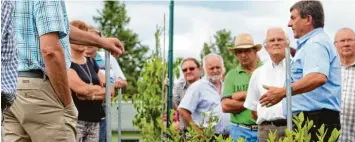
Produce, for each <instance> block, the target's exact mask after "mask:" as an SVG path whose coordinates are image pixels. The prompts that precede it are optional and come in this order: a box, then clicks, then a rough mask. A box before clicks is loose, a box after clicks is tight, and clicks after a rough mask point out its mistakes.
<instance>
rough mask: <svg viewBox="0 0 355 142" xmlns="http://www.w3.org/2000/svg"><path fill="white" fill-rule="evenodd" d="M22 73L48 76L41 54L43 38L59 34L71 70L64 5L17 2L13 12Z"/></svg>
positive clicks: (30, 1) (48, 2)
mask: <svg viewBox="0 0 355 142" xmlns="http://www.w3.org/2000/svg"><path fill="white" fill-rule="evenodd" d="M14 25H15V27H16V29H15V32H16V38H17V44H18V45H17V47H18V50H19V58H20V59H19V68H18V70H19V71H28V70H35V69H41V70H42V71H44V72H46V70H45V65H44V61H43V56H42V54H41V51H40V40H39V39H40V36H42V35H44V34H47V33H51V32H57V33H58V35H59V39H60V43H61V45H62V47H63V48H64V54H65V55H64V56H65V61H66V67H67V69H69V67H70V63H71V62H70V47H69V46H70V44H69V28H70V26H69V21H68V17H67V12H66V8H65V3H64V1H34V0H20V1H16V5H15V11H14Z"/></svg>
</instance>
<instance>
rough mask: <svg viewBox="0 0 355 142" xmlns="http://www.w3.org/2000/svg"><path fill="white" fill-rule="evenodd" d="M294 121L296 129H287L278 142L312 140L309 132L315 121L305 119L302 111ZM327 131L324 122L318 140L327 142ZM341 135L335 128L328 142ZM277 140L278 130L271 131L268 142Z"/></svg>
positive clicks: (306, 141)
mask: <svg viewBox="0 0 355 142" xmlns="http://www.w3.org/2000/svg"><path fill="white" fill-rule="evenodd" d="M293 123H294V125H295V127H296V129H295V130H293V131H291V130H289V129H286V136H285V137H284V138H280V139H279V140H278V142H291V141H292V142H310V141H311V134H310V133H309V130H310V129H311V128H312V127H313V121H312V120H309V119H308V118H307V120H306V121H305V118H304V114H303V113H302V112H301V113H300V114H299V115H298V116H296V115H295V116H293ZM327 131H328V129H326V128H325V125H324V124H323V125H322V126H321V127H320V128H319V129H318V132H317V138H318V142H325V141H324V137H325V135H326V133H327ZM339 135H340V132H339V131H338V130H337V129H334V130H333V131H332V133H331V137H330V138H329V140H328V141H327V142H335V141H336V139H337V138H338V137H339ZM276 141H277V140H276V132H270V133H269V135H268V140H267V142H276Z"/></svg>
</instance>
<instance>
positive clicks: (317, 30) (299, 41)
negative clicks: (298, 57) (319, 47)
mask: <svg viewBox="0 0 355 142" xmlns="http://www.w3.org/2000/svg"><path fill="white" fill-rule="evenodd" d="M323 31H324V30H323V28H316V29H313V30H312V31H311V32H309V33H307V34H305V35H303V36H302V37H301V38H300V39H298V40H297V50H299V49H300V48H301V47H302V45H303V44H304V43H305V42H306V41H307V40H308V39H310V38H311V37H312V36H314V35H316V34H318V33H320V32H323Z"/></svg>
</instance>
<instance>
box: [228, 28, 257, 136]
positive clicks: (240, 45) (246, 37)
mask: <svg viewBox="0 0 355 142" xmlns="http://www.w3.org/2000/svg"><path fill="white" fill-rule="evenodd" d="M260 49H261V44H254V40H253V38H252V37H251V35H250V34H246V33H243V34H239V35H238V36H237V37H236V39H235V46H234V47H232V48H229V49H228V50H229V51H230V52H232V53H233V54H234V55H235V56H236V57H237V59H238V61H239V63H240V64H239V65H238V66H237V67H236V68H234V69H232V70H230V71H229V72H228V73H227V75H226V77H225V83H224V86H223V88H224V89H223V93H222V109H223V112H227V113H230V114H231V123H230V127H229V128H230V130H229V131H230V135H232V137H233V139H234V141H236V140H237V139H238V138H244V139H245V140H246V141H248V142H255V141H257V139H258V138H257V135H258V133H257V130H258V127H257V125H256V123H255V120H254V119H253V118H252V116H251V111H250V110H248V109H245V108H244V106H243V104H244V101H245V98H246V95H247V89H248V85H249V79H250V77H251V74H252V72H253V71H254V70H255V69H256V68H258V67H259V66H261V62H260V61H259V58H258V55H257V52H258V51H259V50H260Z"/></svg>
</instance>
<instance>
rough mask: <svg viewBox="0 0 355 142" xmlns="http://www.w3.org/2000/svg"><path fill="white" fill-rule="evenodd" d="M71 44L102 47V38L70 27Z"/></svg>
mask: <svg viewBox="0 0 355 142" xmlns="http://www.w3.org/2000/svg"><path fill="white" fill-rule="evenodd" d="M69 38H70V43H73V44H79V45H87V46H96V47H102V45H101V44H103V41H102V38H101V37H99V36H96V35H94V34H90V33H88V32H85V31H82V30H80V29H78V28H77V27H75V26H72V25H70V36H69Z"/></svg>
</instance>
